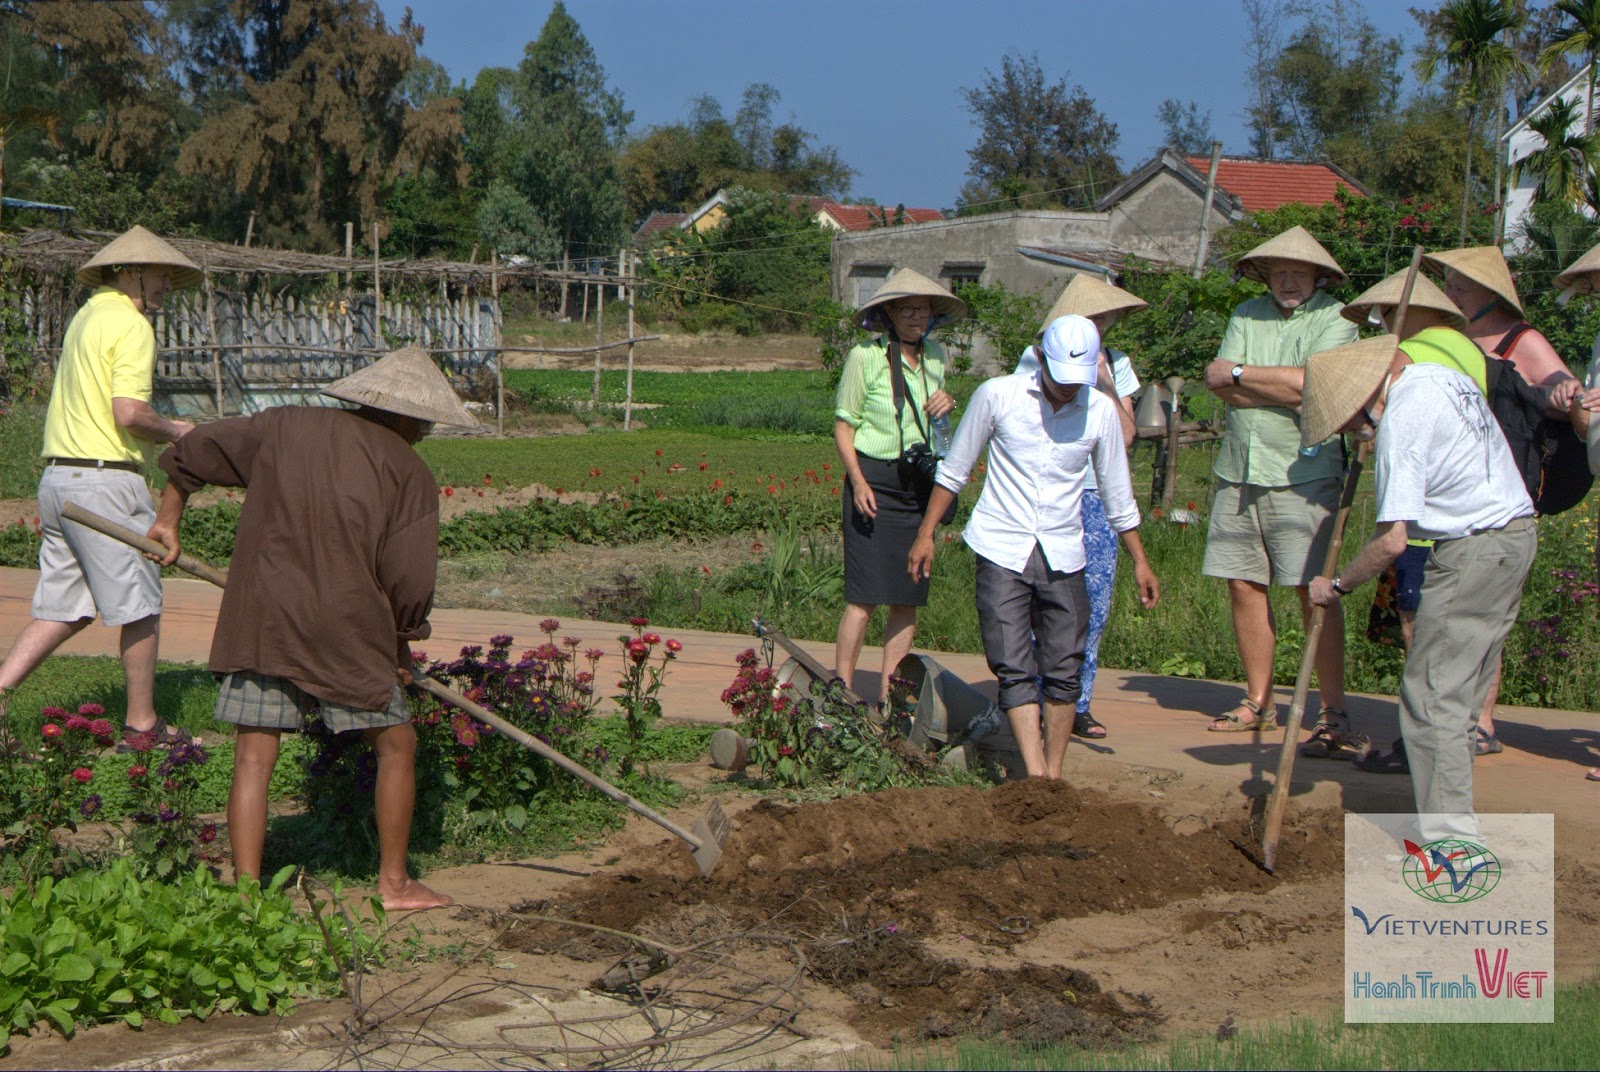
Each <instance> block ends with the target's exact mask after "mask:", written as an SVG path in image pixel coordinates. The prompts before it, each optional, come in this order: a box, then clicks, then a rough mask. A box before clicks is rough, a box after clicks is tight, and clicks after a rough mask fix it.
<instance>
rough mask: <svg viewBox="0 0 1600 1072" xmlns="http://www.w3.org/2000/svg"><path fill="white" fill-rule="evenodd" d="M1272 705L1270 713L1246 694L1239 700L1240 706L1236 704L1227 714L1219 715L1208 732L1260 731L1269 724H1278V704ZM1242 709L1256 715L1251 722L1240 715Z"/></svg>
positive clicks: (1208, 728)
mask: <svg viewBox="0 0 1600 1072" xmlns="http://www.w3.org/2000/svg"><path fill="white" fill-rule="evenodd" d="M1272 706H1273V711H1272V714H1271V715H1268V714H1267V713H1266V712H1264V711H1263V710H1262V709H1261V705H1260V704H1258V703H1256V702H1255V701H1254V700H1252V699H1250V698H1249V697H1248V696H1246V697H1245V698H1244V699H1242V700H1240V701H1239V703H1238V706H1236V707H1235V708H1234V709H1233V710H1232V711H1229V712H1228V713H1227V714H1223V715H1218V716H1217V717H1216V719H1215V720H1214V721H1213V722H1212V723H1211V725H1210V726H1209V727H1207V732H1209V733H1259V732H1260V731H1261V730H1264V729H1266V728H1267V727H1268V726H1276V725H1277V723H1278V712H1277V704H1273V705H1272ZM1240 711H1245V712H1248V713H1249V714H1252V715H1254V716H1255V717H1254V718H1252V719H1251V720H1250V721H1249V722H1246V721H1245V720H1244V718H1243V717H1242V716H1240V714H1239V712H1240Z"/></svg>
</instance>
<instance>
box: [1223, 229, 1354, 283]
mask: <svg viewBox="0 0 1600 1072" xmlns="http://www.w3.org/2000/svg"><path fill="white" fill-rule="evenodd" d="M1274 259H1276V260H1285V261H1299V262H1300V263H1302V264H1309V265H1311V266H1312V267H1313V268H1316V269H1317V270H1318V274H1319V275H1321V276H1323V277H1326V278H1328V280H1329V282H1330V284H1331V285H1333V286H1338V285H1339V284H1340V283H1343V282H1344V281H1345V279H1346V278H1347V277H1346V275H1345V274H1344V269H1343V268H1340V267H1339V262H1338V261H1336V260H1334V259H1333V254H1331V253H1329V252H1328V251H1327V250H1325V249H1323V248H1322V243H1321V242H1318V241H1317V240H1316V239H1315V238H1312V237H1311V232H1310V231H1308V230H1306V229H1305V228H1304V227H1291V228H1289V229H1288V230H1287V231H1285V232H1283V233H1282V234H1281V235H1279V236H1278V237H1276V238H1270V239H1268V240H1267V241H1265V242H1263V243H1261V244H1260V245H1259V246H1257V247H1256V248H1255V249H1252V250H1251V251H1250V252H1249V253H1246V254H1245V255H1244V256H1243V257H1240V258H1239V263H1238V265H1237V267H1238V269H1239V274H1240V275H1242V276H1244V277H1245V278H1247V279H1254V280H1255V281H1256V282H1257V283H1265V282H1267V271H1268V269H1267V262H1268V261H1271V260H1274Z"/></svg>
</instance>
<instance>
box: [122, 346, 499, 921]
mask: <svg viewBox="0 0 1600 1072" xmlns="http://www.w3.org/2000/svg"><path fill="white" fill-rule="evenodd" d="M323 393H324V394H327V395H329V396H331V397H333V398H337V399H340V400H342V401H345V402H353V403H355V404H356V405H357V407H358V408H357V409H355V410H354V411H349V410H343V409H333V408H325V407H317V406H300V407H295V406H290V407H280V408H276V409H269V410H266V411H265V412H262V413H259V414H256V415H254V416H250V417H239V418H235V419H232V420H225V421H217V422H215V423H214V424H208V425H204V426H202V427H200V428H197V429H196V430H195V431H193V432H191V433H189V435H187V436H185V437H184V439H183V441H182V442H181V443H180V444H179V445H178V448H176V449H172V450H168V451H167V452H166V453H165V454H163V455H162V456H161V467H162V469H164V470H166V473H167V477H168V482H167V486H166V490H165V491H164V492H163V493H162V498H161V509H160V513H159V515H158V516H157V519H156V523H155V526H154V527H153V528H151V530H150V536H151V538H153V539H156V540H159V541H160V542H161V543H162V544H163V545H164V546H165V547H166V548H167V554H166V557H165V558H164V559H163V562H164V563H165V564H168V565H170V564H171V563H172V562H173V561H175V560H176V559H177V556H178V546H179V543H178V522H179V519H180V518H181V517H182V514H183V508H184V504H185V503H186V502H187V500H188V497H189V496H190V495H191V494H192V493H193V492H195V491H196V490H198V489H199V488H201V487H203V486H205V485H207V484H214V485H219V486H223V487H242V488H246V489H248V490H249V495H248V497H247V498H246V500H245V504H244V511H243V514H242V516H241V517H240V519H239V533H238V537H237V539H236V541H235V543H234V554H233V561H232V565H231V568H230V570H229V576H228V587H227V589H226V591H225V592H224V593H223V597H222V609H221V611H220V612H219V614H218V616H217V630H216V634H215V638H214V639H213V641H212V645H211V664H210V668H211V671H212V672H213V673H215V674H216V675H218V678H219V680H220V682H221V685H222V691H221V694H220V695H219V696H218V698H217V712H216V715H217V718H218V719H220V720H222V721H224V722H230V723H233V724H234V725H235V726H237V727H238V736H237V738H236V741H237V744H236V747H235V752H234V765H233V786H232V789H231V791H230V792H229V794H228V828H229V836H230V839H231V842H232V845H233V863H234V871H235V874H236V875H255V876H259V875H260V874H261V854H262V845H263V842H264V841H265V839H266V828H267V786H268V783H269V782H270V780H271V778H272V769H273V766H274V765H275V764H276V763H277V759H278V739H279V736H280V734H281V733H282V732H283V731H284V730H296V729H298V728H299V727H300V721H301V718H302V717H303V716H304V715H305V714H306V713H307V712H308V711H309V710H310V709H311V708H312V707H313V706H314V705H315V706H318V707H320V708H321V715H322V720H323V722H324V723H325V724H326V725H327V727H328V728H329V729H330V730H332V731H334V732H336V733H337V732H345V731H349V730H361V731H362V732H363V733H364V734H365V735H366V737H367V740H368V741H370V742H371V743H372V746H373V749H374V750H375V751H376V752H377V756H378V779H377V793H376V805H377V806H376V813H377V824H378V845H379V854H380V862H379V868H378V892H379V893H380V895H381V896H382V897H383V903H384V906H385V907H386V908H390V909H410V908H432V907H436V906H439V905H447V904H450V903H451V899H450V898H449V897H446V896H444V895H442V894H437V893H434V892H433V891H432V890H430V889H428V887H426V886H424V885H423V884H422V883H420V882H417V881H415V880H413V879H411V878H410V877H409V876H408V875H407V872H406V851H407V846H408V843H409V839H410V831H411V813H412V808H413V805H414V804H415V800H416V747H417V738H416V733H415V731H414V730H413V729H412V726H411V714H410V710H409V708H408V706H407V704H406V699H405V693H404V691H403V690H402V689H401V687H400V684H399V683H398V682H399V681H404V682H406V683H409V682H410V667H411V648H410V644H409V642H410V641H412V640H423V639H426V638H427V636H428V634H429V627H428V612H429V610H430V609H431V608H432V606H433V587H434V577H435V567H436V563H437V556H438V537H439V500H438V488H437V485H436V483H435V481H434V479H433V474H432V473H431V472H430V471H429V470H428V467H427V465H426V464H425V463H424V462H423V461H422V459H421V458H419V457H418V456H417V454H416V452H415V451H413V450H412V449H411V444H413V443H416V442H417V441H418V440H420V439H421V438H422V437H423V436H425V435H427V434H428V432H429V431H430V430H431V429H432V427H433V425H434V424H435V423H441V424H450V425H467V426H471V425H474V424H475V422H474V420H473V417H472V415H471V414H470V413H469V412H468V411H467V409H466V407H464V406H463V405H462V404H461V402H460V400H459V399H457V398H456V396H455V393H454V392H453V391H451V389H450V385H449V382H448V381H447V380H446V379H445V378H444V375H443V374H442V373H440V371H439V370H438V368H436V367H435V366H434V364H433V361H432V360H431V359H430V358H429V357H428V355H427V354H426V353H425V352H423V351H422V350H420V349H417V348H416V347H407V348H406V349H404V350H400V351H398V352H396V353H393V354H390V355H388V356H387V357H385V358H384V359H383V360H381V361H379V362H377V363H376V364H373V365H371V366H369V367H367V368H365V369H363V370H361V371H360V372H357V373H355V374H354V375H351V376H348V377H346V378H345V379H343V380H340V381H338V382H337V383H334V384H332V385H331V386H329V387H328V388H327V389H326V390H325V391H324V392H323ZM397 670H398V674H397Z"/></svg>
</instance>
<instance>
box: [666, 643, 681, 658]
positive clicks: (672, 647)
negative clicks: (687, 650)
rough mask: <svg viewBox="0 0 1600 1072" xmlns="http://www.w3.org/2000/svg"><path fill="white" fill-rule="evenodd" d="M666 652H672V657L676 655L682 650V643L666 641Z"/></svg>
mask: <svg viewBox="0 0 1600 1072" xmlns="http://www.w3.org/2000/svg"><path fill="white" fill-rule="evenodd" d="M667 650H668V651H670V652H672V653H673V654H674V655H676V654H677V653H678V652H680V651H682V650H683V641H681V640H669V641H667Z"/></svg>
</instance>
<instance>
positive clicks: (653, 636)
mask: <svg viewBox="0 0 1600 1072" xmlns="http://www.w3.org/2000/svg"><path fill="white" fill-rule="evenodd" d="M639 639H640V640H642V641H644V642H645V643H646V644H649V645H652V646H654V645H656V644H659V643H661V634H660V633H646V634H645V635H644V636H642V637H640V638H639Z"/></svg>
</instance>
